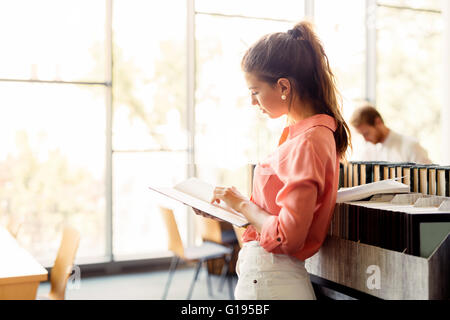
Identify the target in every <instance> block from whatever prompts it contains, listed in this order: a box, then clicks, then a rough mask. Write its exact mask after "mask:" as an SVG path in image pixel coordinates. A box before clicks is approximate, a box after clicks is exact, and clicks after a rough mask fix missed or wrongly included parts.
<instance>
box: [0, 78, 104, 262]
mask: <svg viewBox="0 0 450 320" xmlns="http://www.w3.org/2000/svg"><path fill="white" fill-rule="evenodd" d="M104 96H105V92H104V88H103V87H100V86H99V87H86V86H75V85H43V84H17V83H6V82H2V83H0V105H1V106H2V107H1V108H0V136H1V137H2V138H1V139H0V216H1V215H3V216H8V217H14V218H16V219H18V220H23V221H24V224H23V226H22V228H21V230H20V233H19V235H18V239H19V242H20V243H21V244H22V245H23V246H24V247H25V248H27V249H28V250H29V251H30V252H31V253H32V254H33V255H34V256H35V257H36V258H37V259H39V260H40V261H42V262H44V263H47V262H50V263H53V261H54V259H55V257H56V252H57V249H58V248H59V244H60V240H61V232H62V228H63V225H64V224H69V225H71V226H73V227H75V228H76V229H78V230H79V231H80V233H81V242H80V247H79V250H78V253H77V258H80V259H82V258H87V257H98V256H104V255H105V186H104V184H105V182H104V172H105V102H104Z"/></svg>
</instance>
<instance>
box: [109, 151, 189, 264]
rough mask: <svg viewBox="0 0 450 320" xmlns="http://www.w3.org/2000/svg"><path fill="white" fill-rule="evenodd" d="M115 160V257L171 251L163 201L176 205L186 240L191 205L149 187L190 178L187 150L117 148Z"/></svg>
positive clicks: (164, 185)
mask: <svg viewBox="0 0 450 320" xmlns="http://www.w3.org/2000/svg"><path fill="white" fill-rule="evenodd" d="M113 161H114V165H113V167H114V172H113V181H114V185H113V197H114V201H113V205H114V208H113V212H114V215H113V241H114V243H113V253H114V256H115V258H118V259H121V258H125V257H124V256H127V257H128V258H129V257H130V256H131V255H142V254H153V255H155V256H157V255H162V254H167V235H166V229H165V226H164V224H163V222H162V219H161V217H160V213H159V210H158V205H160V204H162V205H166V206H168V207H169V208H172V209H174V212H175V215H176V219H177V223H178V228H179V231H180V233H181V236H182V239H183V241H186V235H187V207H186V206H184V205H183V204H179V203H178V202H176V201H174V200H170V199H166V198H165V197H164V196H162V195H161V196H160V195H158V194H157V193H154V192H153V191H150V190H149V189H148V187H149V185H150V184H155V185H159V186H161V187H172V186H173V185H175V184H176V183H178V182H181V181H183V180H184V179H186V172H187V166H186V163H187V153H186V152H137V153H135V152H131V153H117V152H116V153H114V157H113ZM185 243H186V242H185ZM117 256H122V257H117Z"/></svg>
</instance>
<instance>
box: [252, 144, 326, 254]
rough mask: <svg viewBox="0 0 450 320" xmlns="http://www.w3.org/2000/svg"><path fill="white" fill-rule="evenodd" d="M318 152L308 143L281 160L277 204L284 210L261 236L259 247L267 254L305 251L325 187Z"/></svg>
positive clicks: (264, 226)
mask: <svg viewBox="0 0 450 320" xmlns="http://www.w3.org/2000/svg"><path fill="white" fill-rule="evenodd" d="M318 152H319V153H320V150H315V148H314V144H313V143H312V142H311V141H309V140H305V141H303V142H302V143H301V144H300V145H298V146H297V147H296V148H295V149H294V150H292V151H291V152H290V153H289V154H288V155H287V156H286V158H285V159H282V160H281V161H280V164H279V168H278V170H277V171H278V176H279V177H280V179H281V180H282V181H283V182H284V186H283V188H281V189H280V191H279V192H278V194H277V196H276V203H277V205H278V206H279V207H280V208H281V209H280V212H279V214H278V215H273V216H271V217H269V218H268V219H267V220H266V222H265V223H264V225H263V226H262V229H261V234H260V245H261V246H262V247H263V248H265V249H266V250H267V251H269V252H273V253H285V254H291V253H294V252H297V251H298V250H301V249H302V248H303V246H304V244H305V240H306V237H307V235H308V232H309V229H310V226H311V222H312V220H313V217H314V214H315V212H316V211H317V210H318V207H319V206H320V201H318V200H319V198H320V196H321V195H322V193H323V190H324V184H325V165H324V163H323V160H322V159H321V157H320V156H319V155H318V154H319V153H318Z"/></svg>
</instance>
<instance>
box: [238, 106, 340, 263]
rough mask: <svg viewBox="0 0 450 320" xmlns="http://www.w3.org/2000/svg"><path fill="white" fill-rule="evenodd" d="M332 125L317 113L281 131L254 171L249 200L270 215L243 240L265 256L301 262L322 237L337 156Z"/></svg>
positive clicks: (334, 192)
mask: <svg viewBox="0 0 450 320" xmlns="http://www.w3.org/2000/svg"><path fill="white" fill-rule="evenodd" d="M335 130H336V121H335V120H334V119H333V118H332V117H330V116H328V115H325V114H318V115H314V116H312V117H309V118H307V119H304V120H302V121H299V122H297V123H295V124H293V125H291V126H288V127H286V128H284V130H283V134H282V135H281V138H280V142H279V144H278V148H277V149H276V151H275V152H274V153H273V154H271V155H270V156H269V157H268V158H266V159H265V160H264V161H262V162H261V163H259V164H258V165H257V166H256V167H255V172H254V178H253V191H252V197H251V199H250V200H251V201H253V202H254V203H255V204H257V205H258V206H259V207H261V208H262V209H263V210H265V211H267V212H268V213H270V214H271V215H272V216H271V217H270V218H269V219H267V221H266V222H265V223H264V225H263V226H262V229H261V233H260V234H259V233H258V232H257V231H256V229H255V228H254V227H253V226H249V227H248V228H247V230H246V231H245V233H244V235H243V241H244V242H247V241H251V240H258V241H259V243H260V245H261V246H262V247H263V248H264V249H266V251H268V252H272V253H282V254H289V255H292V256H295V257H297V258H298V259H300V260H305V259H307V258H309V257H311V256H312V255H314V253H316V252H317V251H318V250H319V248H320V246H321V245H322V243H323V241H324V240H325V236H326V234H327V231H328V228H329V225H330V221H331V218H332V215H333V210H334V206H335V204H336V195H337V189H338V183H339V157H338V155H337V154H336V145H335V141H334V136H333V132H334V131H335Z"/></svg>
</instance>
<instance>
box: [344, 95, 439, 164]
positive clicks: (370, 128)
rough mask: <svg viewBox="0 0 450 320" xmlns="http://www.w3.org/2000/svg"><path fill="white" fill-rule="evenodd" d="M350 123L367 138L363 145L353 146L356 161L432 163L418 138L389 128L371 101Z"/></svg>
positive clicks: (354, 115)
mask: <svg viewBox="0 0 450 320" xmlns="http://www.w3.org/2000/svg"><path fill="white" fill-rule="evenodd" d="M350 124H351V125H352V126H353V127H354V129H355V130H356V132H357V133H359V134H360V135H362V136H363V138H364V140H365V143H364V144H363V146H362V147H361V148H357V147H356V146H355V147H354V148H353V149H354V151H355V155H354V156H353V157H352V160H359V161H389V162H414V163H418V164H431V160H430V159H429V158H428V153H427V151H426V150H425V149H424V148H423V147H422V146H421V145H420V144H419V142H418V141H417V140H416V139H414V138H412V137H408V136H405V135H402V134H400V133H398V132H395V131H394V130H392V129H390V128H388V127H387V126H386V125H385V123H384V120H383V118H382V117H381V115H380V113H379V112H378V111H377V110H376V108H375V107H373V106H372V105H370V104H368V103H367V104H365V105H363V106H362V107H359V108H357V109H356V110H355V111H354V112H353V114H352V117H351V119H350Z"/></svg>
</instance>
